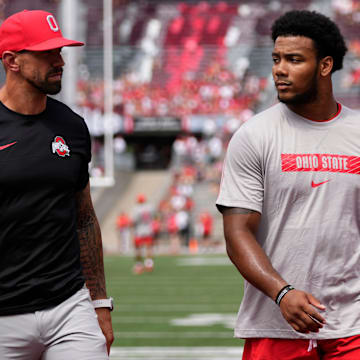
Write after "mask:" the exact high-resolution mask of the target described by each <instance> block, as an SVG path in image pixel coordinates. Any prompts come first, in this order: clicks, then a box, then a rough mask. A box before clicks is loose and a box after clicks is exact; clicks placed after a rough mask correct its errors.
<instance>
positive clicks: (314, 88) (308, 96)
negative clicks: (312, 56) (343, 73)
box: [278, 67, 318, 105]
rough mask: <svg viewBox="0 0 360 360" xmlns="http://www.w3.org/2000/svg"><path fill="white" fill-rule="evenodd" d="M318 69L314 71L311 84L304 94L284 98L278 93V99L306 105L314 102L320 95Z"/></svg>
mask: <svg viewBox="0 0 360 360" xmlns="http://www.w3.org/2000/svg"><path fill="white" fill-rule="evenodd" d="M317 69H318V67H316V69H315V71H314V75H313V77H312V79H311V84H310V87H309V89H308V90H306V91H305V92H303V93H302V94H296V95H294V96H293V97H292V98H288V99H286V98H285V99H284V98H281V97H280V94H279V93H278V100H279V101H280V102H282V103H284V104H287V105H305V104H309V103H312V102H314V101H315V100H316V99H317V97H318V81H317Z"/></svg>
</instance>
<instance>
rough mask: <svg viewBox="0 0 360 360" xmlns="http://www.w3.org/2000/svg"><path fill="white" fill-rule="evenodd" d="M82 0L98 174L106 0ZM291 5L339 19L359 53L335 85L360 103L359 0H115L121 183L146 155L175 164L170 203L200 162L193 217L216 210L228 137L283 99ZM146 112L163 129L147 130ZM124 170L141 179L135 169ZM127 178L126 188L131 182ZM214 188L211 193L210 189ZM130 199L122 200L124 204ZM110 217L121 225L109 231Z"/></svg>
mask: <svg viewBox="0 0 360 360" xmlns="http://www.w3.org/2000/svg"><path fill="white" fill-rule="evenodd" d="M60 4H61V1H60V0H33V1H32V2H31V6H30V5H29V2H28V1H25V0H12V1H5V0H0V21H1V19H4V18H5V17H7V16H8V15H10V14H11V13H13V12H16V11H19V10H22V9H24V8H29V6H30V8H31V9H34V8H43V9H47V10H49V11H52V12H54V13H59V8H60ZM79 6H80V7H81V14H82V17H81V19H80V20H81V24H82V25H81V26H82V27H84V33H85V42H86V46H85V47H84V50H83V56H82V63H81V64H80V65H79V81H78V84H77V110H78V111H79V112H80V113H81V114H83V115H84V117H85V119H86V121H87V123H88V125H89V129H90V132H91V134H92V136H93V140H94V141H93V151H94V158H93V163H92V169H91V171H92V175H93V176H101V175H102V174H103V164H102V163H103V159H104V148H103V133H104V119H103V112H104V81H103V29H102V23H103V8H102V1H99V0H87V1H83V0H82V1H80V0H79ZM290 9H310V10H318V11H321V12H323V13H325V14H326V15H328V16H331V17H332V18H333V19H335V21H336V22H337V23H338V24H339V26H340V28H341V30H342V32H343V33H344V35H345V38H346V40H347V42H348V47H349V53H348V55H347V58H346V61H345V63H344V69H343V70H342V71H341V72H339V73H336V74H335V75H334V85H335V94H336V96H337V98H338V99H339V100H340V101H341V102H342V103H344V104H345V105H348V106H350V107H353V108H359V90H360V41H359V38H358V34H359V30H360V29H359V28H360V1H359V0H331V1H327V0H298V1H291V0H271V1H265V0H252V1H248V0H237V1H235V0H230V1H220V0H207V1H206V0H203V1H196V0H182V1H180V0H175V1H170V0H159V1H150V0H149V1H146V0H138V1H129V0H113V45H114V54H113V58H114V117H113V123H114V130H115V131H114V132H115V136H117V137H118V138H120V137H121V138H122V139H124V141H125V142H126V144H127V145H126V150H125V153H122V154H117V155H116V157H115V160H116V166H117V168H118V169H117V171H118V173H117V177H116V179H117V182H120V183H121V178H122V176H119V174H121V171H124V167H125V171H132V170H135V169H136V167H137V165H139V163H141V161H140V162H139V159H140V160H142V166H143V167H144V168H145V167H146V168H147V169H154V168H155V167H161V168H162V170H164V171H166V169H170V174H171V176H172V177H173V178H171V179H170V180H169V179H168V174H167V175H166V176H165V177H164V179H165V178H166V179H167V180H166V181H165V180H164V182H165V183H169V184H170V185H169V186H168V187H167V188H164V189H163V193H162V194H158V195H157V198H159V199H160V197H161V196H162V201H163V202H162V204H163V205H164V203H166V202H167V201H168V200H169V199H170V197H171V193H172V191H173V190H174V186H175V184H176V186H180V188H181V187H182V188H183V186H182V185H181V184H179V179H182V180H183V179H186V180H185V181H187V182H189V181H190V180H189V177H186V176H185V177H184V176H183V174H182V170H183V169H184V167H185V169H186V168H187V169H188V167H190V168H195V170H196V171H195V176H194V177H193V178H192V180H191V182H192V185H193V188H194V194H193V196H192V198H191V200H192V201H193V202H194V206H193V208H192V210H191V211H192V213H191V216H192V218H194V219H195V218H196V216H197V214H199V213H200V212H201V211H203V210H204V209H205V208H210V209H212V211H213V213H212V214H213V215H214V216H216V211H215V208H214V207H213V200H214V199H213V198H214V196H215V195H214V194H216V186H217V184H218V182H219V177H220V171H221V161H222V156H223V152H224V149H225V148H226V144H227V141H228V140H229V138H230V137H231V135H232V133H233V132H234V131H235V130H236V129H237V128H238V127H239V126H241V124H242V123H243V122H245V121H246V120H247V119H248V118H249V117H250V116H251V115H252V114H253V113H254V112H256V111H259V110H261V109H263V108H265V107H268V106H269V105H271V104H272V103H274V102H275V101H276V98H275V94H274V90H273V86H272V81H271V80H270V75H271V71H270V69H271V56H270V54H271V49H272V42H271V39H270V37H269V32H270V26H271V23H272V22H273V20H274V19H275V18H276V17H277V16H279V15H280V14H281V13H283V12H285V11H287V10H290ZM80 20H79V21H80ZM0 80H1V79H0ZM139 120H141V121H143V122H147V121H148V122H149V123H150V121H151V122H152V123H153V124H160V125H159V126H160V127H161V126H163V128H159V129H160V130H159V129H155V130H154V131H148V132H146V131H145V132H144V131H143V132H140V133H137V132H136V124H137V121H139ZM169 124H170V125H171V126H172V127H171V126H170V125H169ZM179 124H180V125H179ZM166 126H168V128H166ZM164 129H165V130H164ZM215 134H216V135H217V136H219V138H220V140H221V144H222V145H221V146H222V154H221V156H220V157H219V158H218V159H216V161H214V160H213V159H212V158H211V155H210V153H209V148H208V145H207V144H208V143H209V141H210V139H211V138H212V137H213V136H214V135H215ZM184 135H186V136H188V137H190V138H192V139H195V140H194V141H195V143H196V146H195V147H194V148H192V154H191V155H192V156H187V158H186V159H185V160H184V159H182V160H181V161H180V162H179V161H178V160H179V159H177V160H176V159H175V157H174V156H171V154H174V145H175V143H176V144H177V145H179V144H180V149H181V146H182V145H183V144H182V143H181V141H183V140H184ZM181 137H183V138H182V139H181ZM176 141H177V142H176ZM139 152H140V154H139ZM151 159H152V160H151ZM146 161H147V162H148V163H145V162H146ZM151 161H152V162H151ZM175 164H176V166H177V168H176V166H175ZM184 171H186V170H184ZM164 174H165V173H164ZM124 179H127V180H126V181H125V183H126V182H131V181H129V176H128V174H127V175H126V176H124ZM125 183H124V184H122V185H118V187H117V189H121V191H126V186H125V185H126V184H125ZM171 184H172V185H171ZM114 191H115V190H113V192H112V195H110V196H108V200H106V201H103V203H102V206H101V208H99V209H100V212H101V218H103V219H105V218H106V214H107V212H110V211H111V210H112V209H111V206H112V205H111V201H110V200H111V198H113V197H114V196H113V194H114ZM119 191H120V190H119ZM134 191H135V190H134ZM204 191H205V192H207V193H208V194H211V196H208V197H203V196H202V193H203V192H204ZM160 195H161V196H160ZM103 199H105V198H103ZM206 200H207V201H206ZM159 203H161V200H159ZM121 206H122V205H121V204H117V209H120V208H121ZM124 206H125V204H124ZM126 207H129V204H126ZM165 208H166V206H165ZM167 210H169V209H167ZM159 211H161V209H159ZM169 217H170V213H166V214H163V218H164V223H166V219H167V218H169ZM215 221H216V220H215ZM110 226H113V224H112V225H109V232H110ZM165 227H166V226H165V225H164V228H165ZM214 227H215V228H216V227H217V226H214ZM111 230H113V228H111ZM193 230H194V229H193ZM164 232H165V233H166V231H165V230H164ZM217 236H219V237H220V236H221V235H217Z"/></svg>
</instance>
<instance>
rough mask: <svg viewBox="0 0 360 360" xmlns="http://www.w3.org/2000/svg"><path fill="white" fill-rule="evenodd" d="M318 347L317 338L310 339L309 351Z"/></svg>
mask: <svg viewBox="0 0 360 360" xmlns="http://www.w3.org/2000/svg"><path fill="white" fill-rule="evenodd" d="M315 348H317V341H316V339H310V340H309V347H308V349H307V351H308V352H310V351H311V350H312V349H315Z"/></svg>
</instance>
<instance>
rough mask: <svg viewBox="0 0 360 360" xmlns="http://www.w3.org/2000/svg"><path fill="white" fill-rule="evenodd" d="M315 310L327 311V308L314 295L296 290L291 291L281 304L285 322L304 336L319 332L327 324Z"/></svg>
mask: <svg viewBox="0 0 360 360" xmlns="http://www.w3.org/2000/svg"><path fill="white" fill-rule="evenodd" d="M315 308H317V309H319V310H322V311H324V310H325V306H324V305H322V304H321V303H320V301H319V300H318V299H316V298H315V297H314V296H313V295H311V294H309V293H306V292H304V291H300V290H296V289H294V290H291V291H289V292H288V293H287V294H286V295H285V296H284V297H283V299H282V300H281V302H280V310H281V313H282V315H283V317H284V318H285V320H286V321H287V322H288V323H289V324H290V325H291V326H292V328H293V329H294V330H296V331H298V332H300V333H303V334H308V333H310V332H318V331H319V329H321V328H322V327H323V325H324V324H325V323H326V321H325V319H324V318H323V317H322V316H321V315H320V314H319V313H318V312H317V311H316V309H315Z"/></svg>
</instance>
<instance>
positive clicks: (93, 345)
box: [0, 288, 109, 360]
mask: <svg viewBox="0 0 360 360" xmlns="http://www.w3.org/2000/svg"><path fill="white" fill-rule="evenodd" d="M0 359H1V360H10V359H16V360H64V359H68V360H72V359H76V360H108V359H109V357H108V355H107V351H106V341H105V337H104V335H103V334H102V332H101V329H100V327H99V323H98V321H97V316H96V312H95V310H94V308H93V306H92V303H91V299H90V295H89V290H88V289H86V288H83V289H81V290H79V291H78V292H77V293H76V294H74V295H73V296H71V297H70V298H69V299H67V300H66V301H64V302H63V303H61V304H60V305H58V306H56V307H54V308H51V309H47V310H42V311H36V312H34V313H28V314H22V315H11V316H0Z"/></svg>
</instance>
